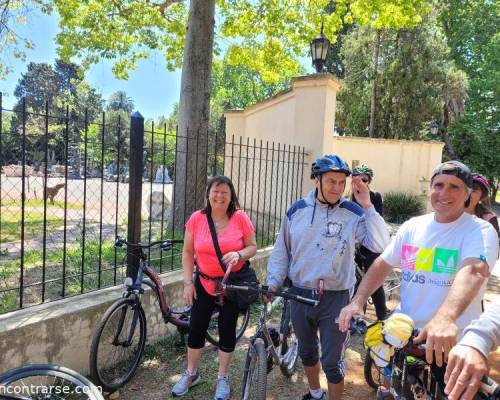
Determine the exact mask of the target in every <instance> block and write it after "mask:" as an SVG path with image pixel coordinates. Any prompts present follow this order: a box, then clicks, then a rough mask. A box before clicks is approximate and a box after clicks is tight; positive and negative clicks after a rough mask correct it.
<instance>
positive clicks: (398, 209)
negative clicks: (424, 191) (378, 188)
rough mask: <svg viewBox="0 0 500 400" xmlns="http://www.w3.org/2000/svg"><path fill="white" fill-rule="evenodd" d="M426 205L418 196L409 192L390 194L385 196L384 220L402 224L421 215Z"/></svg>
mask: <svg viewBox="0 0 500 400" xmlns="http://www.w3.org/2000/svg"><path fill="white" fill-rule="evenodd" d="M423 212H424V205H423V204H422V201H421V200H420V199H419V198H418V196H416V195H414V194H411V193H407V192H389V193H386V194H385V195H384V218H385V220H386V221H388V222H393V223H396V224H402V223H403V222H405V221H406V220H408V219H410V218H411V217H415V216H417V215H421V214H423Z"/></svg>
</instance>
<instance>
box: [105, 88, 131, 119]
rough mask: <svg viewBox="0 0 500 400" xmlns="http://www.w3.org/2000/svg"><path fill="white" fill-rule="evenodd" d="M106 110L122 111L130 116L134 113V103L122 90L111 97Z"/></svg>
mask: <svg viewBox="0 0 500 400" xmlns="http://www.w3.org/2000/svg"><path fill="white" fill-rule="evenodd" d="M106 110H108V111H110V110H114V111H117V110H123V111H125V112H127V113H129V114H131V113H132V111H134V101H133V100H132V99H131V98H130V97H128V96H127V93H125V92H124V91H123V90H119V91H118V92H115V93H113V94H112V95H111V97H110V99H109V100H108V104H107V106H106Z"/></svg>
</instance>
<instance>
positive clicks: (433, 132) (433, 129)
mask: <svg viewBox="0 0 500 400" xmlns="http://www.w3.org/2000/svg"><path fill="white" fill-rule="evenodd" d="M429 131H430V133H431V135H432V136H437V134H438V131H439V124H438V123H437V122H436V121H434V122H433V123H432V124H431V126H430V127H429Z"/></svg>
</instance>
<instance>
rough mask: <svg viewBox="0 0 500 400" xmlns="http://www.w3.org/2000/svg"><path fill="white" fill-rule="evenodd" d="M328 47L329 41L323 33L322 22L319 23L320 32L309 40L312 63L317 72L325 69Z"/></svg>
mask: <svg viewBox="0 0 500 400" xmlns="http://www.w3.org/2000/svg"><path fill="white" fill-rule="evenodd" d="M329 48H330V41H329V40H328V39H327V38H326V37H325V35H323V24H321V33H320V35H319V36H318V37H316V38H315V39H313V40H312V41H311V57H312V65H313V66H314V67H315V68H316V72H317V73H318V74H319V73H321V72H324V70H325V61H326V55H327V54H328V49H329Z"/></svg>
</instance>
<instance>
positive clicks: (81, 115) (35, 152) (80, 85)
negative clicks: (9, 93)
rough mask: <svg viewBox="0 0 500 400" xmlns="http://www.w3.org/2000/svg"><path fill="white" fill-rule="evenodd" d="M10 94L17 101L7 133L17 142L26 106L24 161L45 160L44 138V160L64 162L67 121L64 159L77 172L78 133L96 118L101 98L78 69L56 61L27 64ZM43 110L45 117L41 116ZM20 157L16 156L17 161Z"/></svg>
mask: <svg viewBox="0 0 500 400" xmlns="http://www.w3.org/2000/svg"><path fill="white" fill-rule="evenodd" d="M14 94H15V96H16V97H17V98H18V102H17V103H16V105H15V106H14V114H13V117H12V121H11V134H12V135H13V136H14V137H17V138H18V139H17V142H19V143H20V140H21V135H22V133H23V109H24V107H26V113H27V114H26V120H25V125H24V126H25V129H26V132H27V146H28V147H27V152H26V156H27V162H29V163H34V164H35V166H38V165H40V163H41V162H42V161H43V159H44V158H45V138H48V161H49V162H52V163H53V162H59V163H65V161H66V155H65V145H64V138H65V135H66V133H65V129H66V118H68V125H67V127H68V133H67V135H68V139H69V141H70V145H69V147H70V152H71V154H69V155H68V158H70V159H71V160H72V161H71V162H72V163H74V169H75V170H79V167H78V166H77V165H76V163H77V162H79V159H80V158H81V157H80V156H79V154H78V144H79V143H80V132H81V131H83V129H84V124H85V121H87V123H90V122H92V121H93V120H94V118H96V117H97V116H98V115H99V113H100V112H101V110H102V103H103V101H102V97H101V95H100V94H98V93H97V91H96V90H95V89H94V88H92V87H91V86H90V85H89V84H88V83H86V82H85V81H84V80H83V75H82V73H81V68H79V67H78V66H77V65H75V64H72V63H64V62H62V61H61V60H57V61H56V64H55V66H54V67H52V66H51V65H49V64H46V63H30V64H29V65H28V68H27V71H26V73H24V74H22V76H21V78H20V79H19V82H18V84H17V86H16V88H15V91H14ZM46 107H48V108H47V109H46ZM47 111H48V115H49V117H48V118H46V117H45V115H46V114H47ZM46 131H47V132H48V134H46V133H45V132H46ZM18 147H19V146H18ZM20 156H21V154H20V153H17V155H16V158H17V160H19V157H20Z"/></svg>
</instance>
